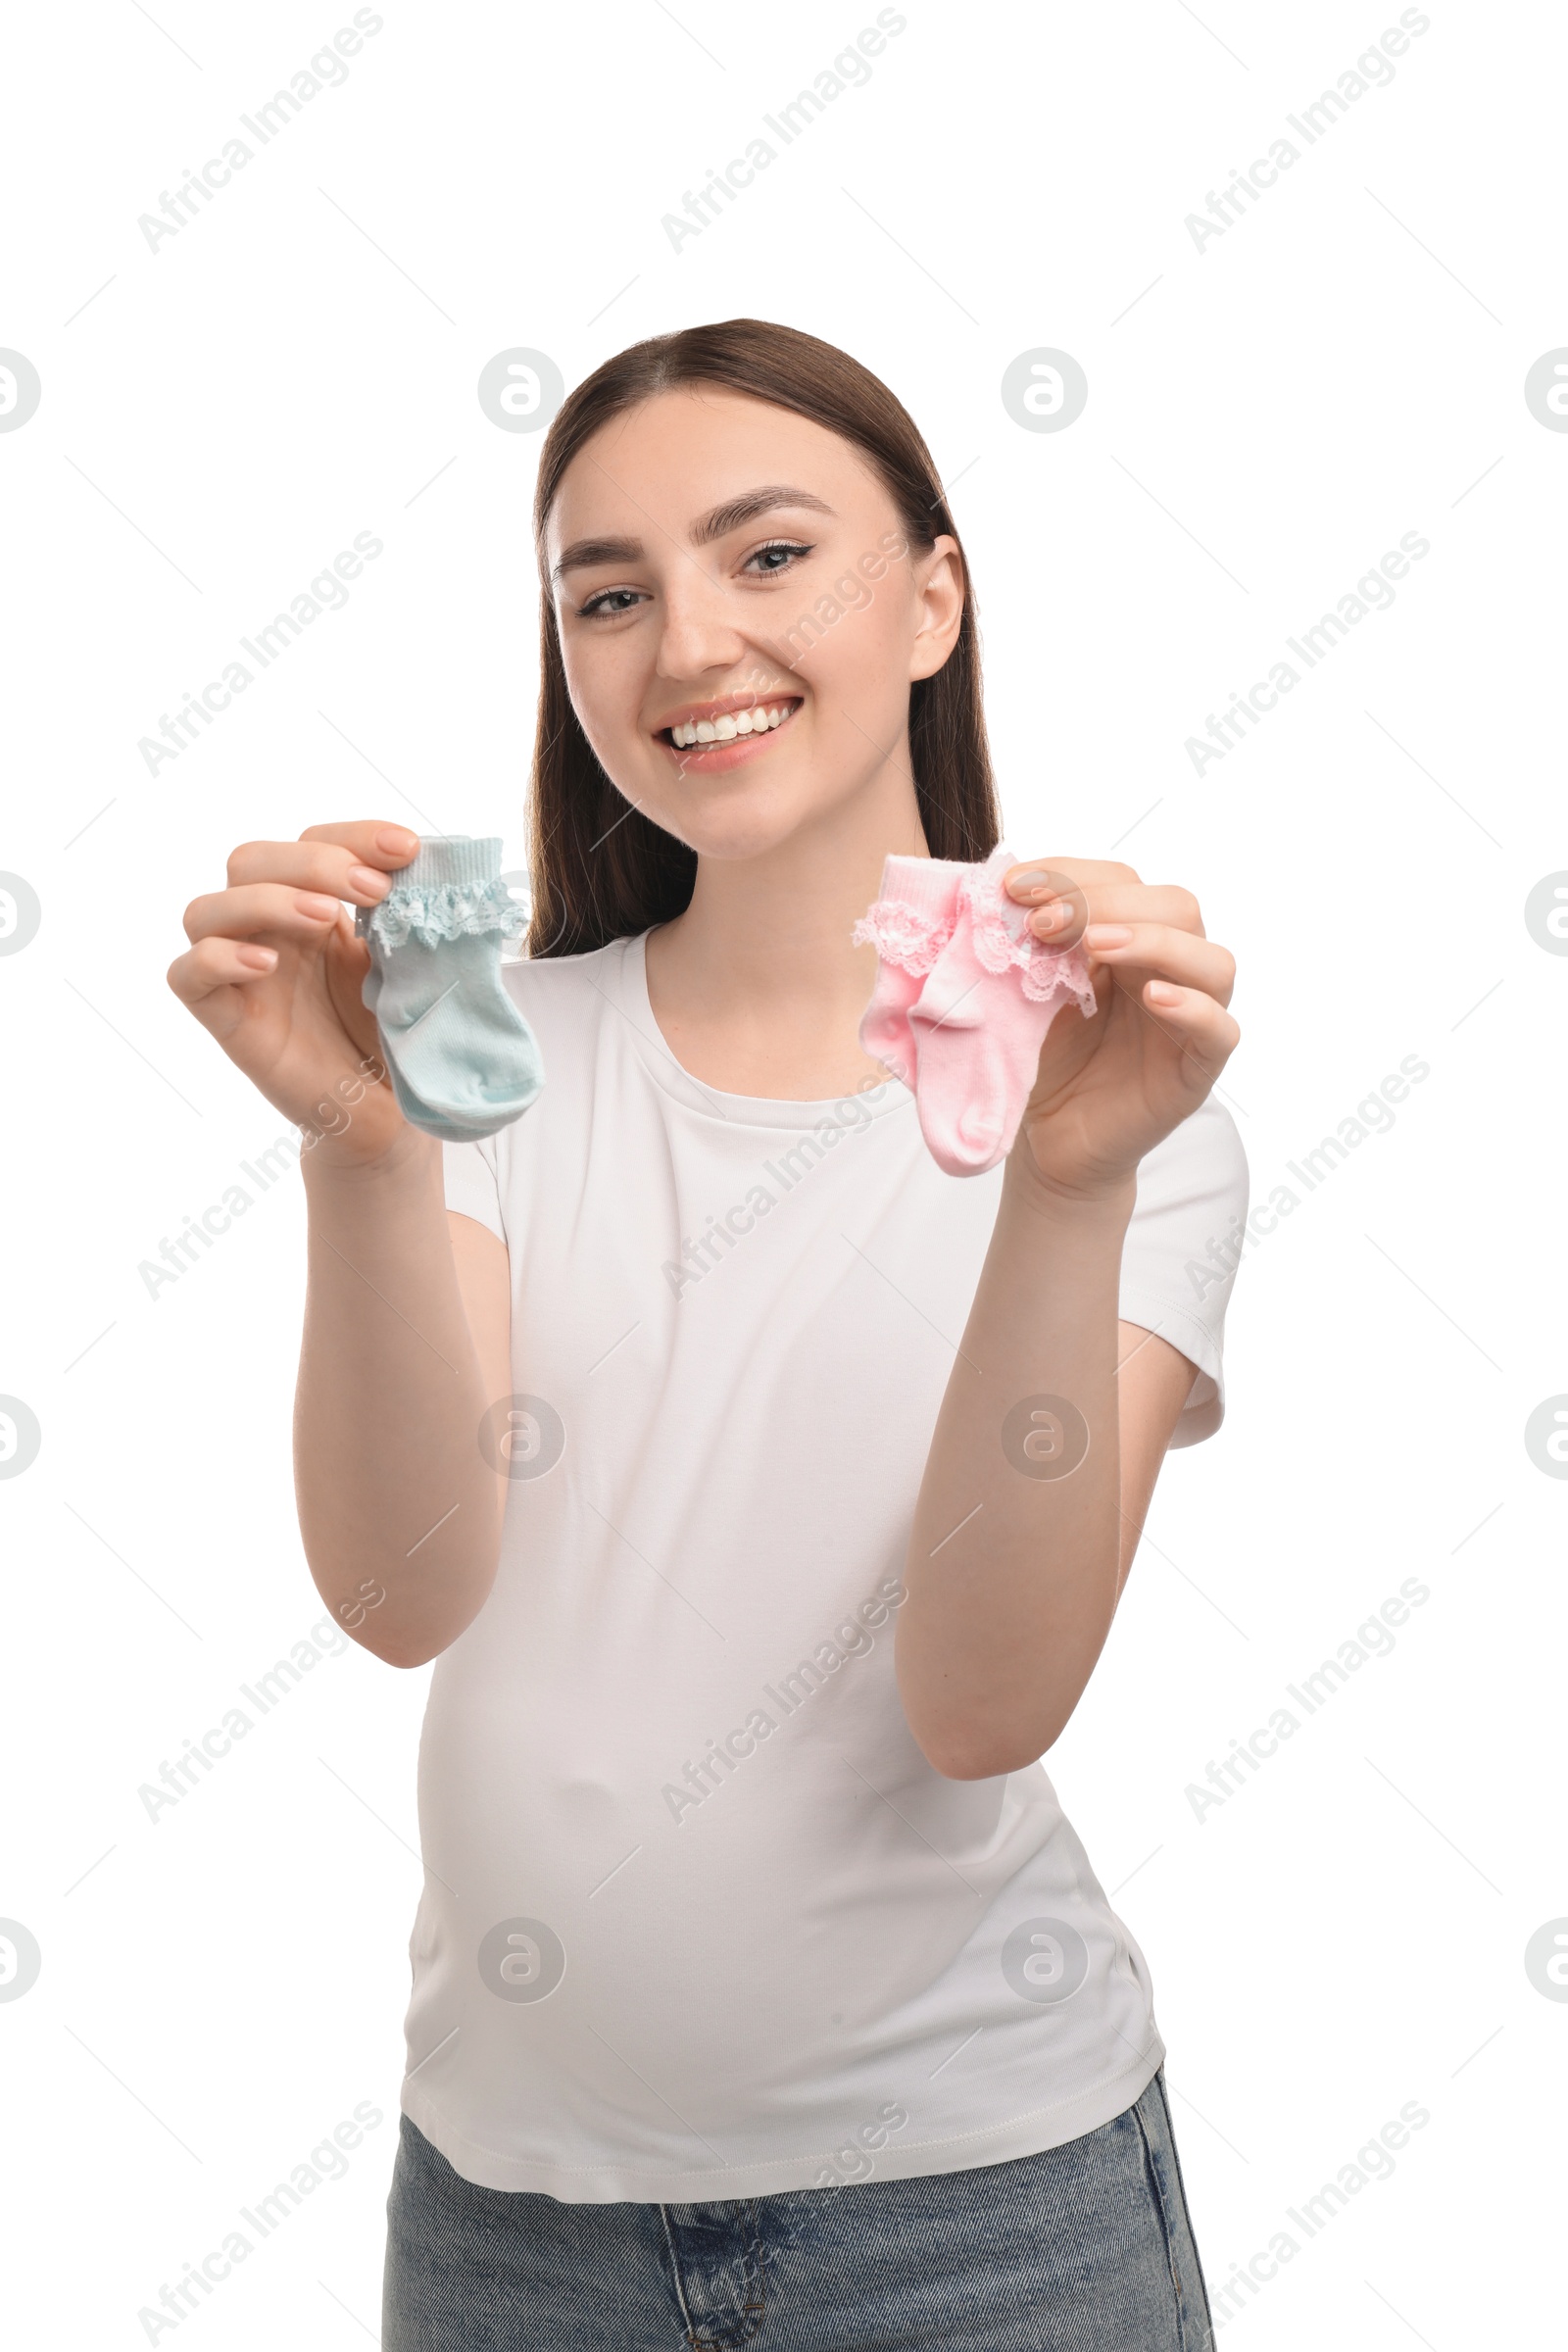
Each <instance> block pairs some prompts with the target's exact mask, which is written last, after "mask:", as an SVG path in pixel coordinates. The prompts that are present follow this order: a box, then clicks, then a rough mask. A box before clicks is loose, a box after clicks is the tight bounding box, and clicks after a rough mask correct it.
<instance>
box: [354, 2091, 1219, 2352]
mask: <svg viewBox="0 0 1568 2352" xmlns="http://www.w3.org/2000/svg"><path fill="white" fill-rule="evenodd" d="M387 2221H388V2233H387V2257H386V2282H385V2298H384V2304H383V2317H382V2335H381V2341H382V2345H383V2347H384V2352H683V2348H684V2352H720V2348H722V2352H728V2348H729V2347H731V2346H739V2345H742V2344H746V2345H755V2346H756V2347H757V2352H903V2348H904V2347H906V2346H928V2345H929V2346H941V2347H943V2348H944V2352H1210V2348H1211V2346H1212V2344H1213V2340H1214V2339H1213V2335H1212V2332H1211V2329H1210V2325H1209V2315H1208V2302H1207V2298H1206V2296H1205V2294H1204V2291H1203V2277H1202V2273H1201V2270H1200V2268H1199V2262H1198V2249H1197V2247H1196V2246H1195V2245H1194V2243H1193V2233H1192V2229H1191V2228H1190V2226H1189V2223H1188V2219H1187V2205H1186V2199H1185V2196H1184V2193H1183V2189H1182V2177H1181V2167H1180V2164H1179V2163H1178V2161H1177V2156H1176V2142H1175V2137H1174V2135H1173V2133H1172V2131H1171V2119H1170V2108H1169V2106H1168V2105H1167V2103H1166V2098H1165V2086H1164V2082H1163V2079H1162V2076H1161V2075H1156V2076H1155V2077H1154V2079H1153V2081H1152V2082H1151V2083H1150V2085H1149V2087H1148V2089H1147V2090H1146V2091H1145V2092H1144V2094H1143V2096H1142V2097H1141V2098H1140V2099H1138V2100H1137V2101H1136V2102H1135V2104H1134V2105H1133V2106H1131V2107H1129V2108H1127V2109H1126V2111H1125V2112H1124V2113H1123V2114H1121V2115H1118V2116H1116V2117H1115V2118H1114V2119H1113V2120H1112V2121H1111V2122H1110V2123H1108V2124H1103V2125H1102V2126H1101V2128H1100V2130H1099V2131H1089V2132H1086V2133H1085V2134H1084V2136H1083V2137H1082V2138H1081V2139H1073V2140H1068V2141H1067V2142H1066V2143H1065V2144H1064V2145H1063V2146H1061V2147H1058V2148H1047V2149H1045V2150H1044V2151H1043V2152H1042V2153H1041V2154H1039V2155H1037V2156H1020V2157H1016V2158H1014V2159H1013V2160H1012V2161H1011V2162H1010V2163H1006V2164H990V2165H982V2166H979V2167H977V2168H976V2169H975V2170H973V2171H971V2172H959V2173H930V2174H924V2175H921V2176H919V2177H918V2178H916V2179H914V2180H863V2181H852V2182H850V2183H847V2184H846V2185H845V2186H844V2187H842V2188H811V2189H800V2190H795V2191H792V2192H790V2193H789V2194H786V2195H782V2196H771V2197H749V2198H737V2199H734V2200H726V2201H723V2202H720V2203H713V2204H708V2205H652V2204H611V2205H578V2204H572V2205H567V2204H563V2203H561V2202H560V2201H559V2200H558V2199H557V2198H554V2197H548V2196H540V2195H536V2194H534V2193H532V2192H530V2191H527V2190H509V2189H494V2188H477V2187H475V2186H474V2184H473V2183H472V2182H471V2181H468V2180H464V2178H463V2177H462V2175H461V2174H460V2173H457V2172H455V2171H454V2170H453V2168H452V2166H451V2165H450V2164H448V2162H447V2160H446V2158H445V2157H444V2156H442V2155H441V2154H440V2153H439V2152H438V2150H437V2149H435V2148H433V2147H432V2146H431V2144H430V2142H429V2141H428V2140H427V2139H426V2138H425V2137H424V2134H423V2133H422V2132H421V2131H418V2130H417V2127H416V2126H415V2125H414V2124H413V2123H411V2122H410V2120H409V2118H408V2117H407V2116H404V2117H403V2118H402V2119H401V2139H400V2144H399V2147H398V2154H397V2161H396V2164H395V2166H394V2168H393V2176H392V2193H391V2195H390V2197H389V2198H388V2200H387Z"/></svg>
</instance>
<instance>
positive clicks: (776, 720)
mask: <svg viewBox="0 0 1568 2352" xmlns="http://www.w3.org/2000/svg"><path fill="white" fill-rule="evenodd" d="M794 708H795V705H794V704H793V703H781V704H770V705H769V706H768V707H767V709H766V710H753V711H733V712H730V711H726V712H725V714H724V716H723V717H722V718H717V719H709V718H698V719H683V720H682V721H681V722H680V724H679V725H678V726H673V727H671V728H670V730H669V739H670V741H671V743H673V744H674V745H675V746H676V747H677V749H679V750H682V751H684V750H686V749H687V748H688V747H689V746H690V745H692V744H694V743H730V742H733V740H734V739H735V737H736V736H738V735H765V734H766V733H767V731H768V729H769V728H770V727H781V726H782V725H783V724H784V721H785V720H786V719H787V718H788V717H789V715H790V712H791V711H793V710H794Z"/></svg>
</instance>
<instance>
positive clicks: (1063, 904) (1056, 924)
mask: <svg viewBox="0 0 1568 2352" xmlns="http://www.w3.org/2000/svg"><path fill="white" fill-rule="evenodd" d="M1071 920H1072V907H1071V906H1070V905H1069V904H1068V902H1067V901H1066V900H1065V899H1057V900H1056V902H1055V904H1054V906H1052V907H1041V909H1040V911H1039V913H1038V914H1032V915H1031V916H1030V918H1029V927H1030V929H1031V930H1032V931H1034V932H1037V933H1039V932H1044V931H1059V930H1060V929H1061V928H1062V926H1063V924H1064V923H1069V922H1071Z"/></svg>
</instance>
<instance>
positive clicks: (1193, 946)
mask: <svg viewBox="0 0 1568 2352" xmlns="http://www.w3.org/2000/svg"><path fill="white" fill-rule="evenodd" d="M1083 944H1084V946H1085V947H1086V948H1087V949H1088V951H1089V953H1090V955H1091V956H1093V957H1094V959H1095V961H1096V962H1097V963H1108V964H1112V965H1120V966H1122V967H1124V968H1125V967H1126V966H1128V965H1134V966H1137V967H1139V968H1140V969H1142V970H1144V971H1147V972H1149V973H1150V974H1151V975H1152V977H1153V978H1155V979H1158V980H1169V981H1174V982H1175V983H1176V985H1177V986H1178V987H1181V988H1201V989H1203V990H1204V991H1205V992H1206V993H1207V994H1208V995H1209V996H1211V997H1213V998H1215V999H1216V1001H1217V1002H1218V1003H1219V1004H1221V1005H1228V1004H1229V1003H1230V1001H1231V996H1232V993H1233V991H1234V989H1235V986H1236V958H1235V956H1232V954H1231V953H1230V950H1229V949H1228V948H1222V947H1221V946H1220V945H1219V942H1218V941H1217V940H1212V939H1202V938H1197V939H1195V938H1194V936H1193V934H1192V932H1191V931H1178V930H1176V929H1174V928H1173V927H1172V926H1171V925H1170V924H1168V923H1102V922H1094V923H1091V924H1090V925H1089V927H1088V929H1087V930H1086V931H1085V933H1084V935H1083Z"/></svg>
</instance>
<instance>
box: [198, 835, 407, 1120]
mask: <svg viewBox="0 0 1568 2352" xmlns="http://www.w3.org/2000/svg"><path fill="white" fill-rule="evenodd" d="M418 846H419V842H418V836H417V834H415V833H411V832H410V831H409V830H408V828H407V827H406V826H404V825H391V824H377V823H374V822H367V823H363V824H353V825H312V826H311V827H310V828H309V829H308V830H307V831H306V832H304V833H302V834H301V835H300V838H299V840H298V841H250V842H246V843H245V844H244V845H243V847H242V848H240V849H237V850H236V851H235V852H234V853H233V855H232V857H231V858H229V860H228V887H227V888H226V889H224V890H218V891H214V892H212V893H211V895H210V896H208V897H206V898H200V899H193V900H192V901H191V903H190V905H189V906H188V907H186V909H185V918H184V919H185V936H186V938H187V939H188V940H189V941H190V943H191V944H190V947H189V948H188V950H187V951H186V953H185V954H184V955H183V956H176V957H175V958H174V961H173V962H172V964H171V965H170V967H169V985H170V987H171V988H172V990H173V992H174V994H175V996H176V997H178V999H179V1001H180V1003H181V1004H182V1005H186V1006H187V1007H188V1008H189V1010H190V1011H192V1012H193V1013H194V1014H195V1016H196V1018H197V1019H198V1020H199V1021H200V1022H201V1024H202V1027H203V1028H204V1029H208V1030H210V1031H211V1032H212V1034H213V1036H214V1037H216V1038H217V1040H218V1042H219V1044H220V1045H221V1047H222V1049H223V1052H224V1053H225V1054H227V1055H228V1057H229V1059H230V1061H232V1062H233V1063H234V1065H235V1067H236V1068H237V1069H241V1070H243V1071H244V1073H245V1075H246V1077H247V1078H249V1079H250V1080H251V1082H252V1083H253V1085H255V1086H257V1087H259V1088H260V1090H261V1092H262V1093H263V1094H264V1095H265V1096H266V1097H267V1100H268V1101H269V1102H270V1103H272V1104H273V1105H274V1106H275V1107H276V1108H277V1109H278V1110H280V1111H281V1112H282V1113H283V1115H284V1117H285V1118H288V1119H292V1120H293V1122H294V1123H295V1125H296V1126H298V1127H301V1128H303V1129H304V1130H305V1131H306V1135H307V1137H308V1138H310V1137H313V1136H314V1137H316V1138H319V1142H320V1145H321V1148H322V1149H323V1151H325V1152H328V1153H329V1154H330V1156H331V1157H332V1158H333V1159H335V1160H339V1161H347V1162H352V1163H356V1164H359V1163H364V1162H366V1161H368V1160H373V1159H377V1158H379V1157H380V1156H381V1155H382V1154H383V1153H384V1152H387V1151H388V1150H389V1149H391V1148H392V1147H394V1146H395V1145H396V1144H397V1143H398V1142H399V1141H400V1140H401V1139H402V1138H404V1137H406V1136H408V1135H409V1133H410V1132H411V1130H410V1128H409V1126H408V1124H407V1122H406V1121H405V1119H404V1117H403V1113H402V1112H401V1111H400V1110H399V1108H398V1105H397V1100H396V1097H395V1096H394V1095H393V1092H392V1088H391V1086H390V1084H389V1083H386V1082H385V1066H384V1064H383V1062H382V1059H381V1054H380V1050H379V1046H378V1042H377V1039H376V1031H375V1019H374V1016H373V1014H371V1013H369V1012H367V1010H366V1009H365V1006H364V1005H363V1004H362V1002H361V1000H360V990H361V987H362V985H363V983H364V980H365V975H366V973H367V972H368V970H369V968H370V952H369V949H368V947H367V946H366V944H365V942H364V941H363V940H361V939H356V937H355V936H354V926H353V922H352V920H351V918H350V915H349V912H348V907H346V906H344V905H343V904H342V902H343V901H345V900H347V901H348V903H349V905H350V906H354V907H373V906H375V905H376V904H377V903H378V902H379V901H380V900H382V899H384V898H385V896H386V894H387V892H388V890H389V889H390V888H391V884H390V881H389V880H388V876H389V875H390V874H392V873H395V872H396V871H397V869H398V868H399V867H400V866H405V865H408V864H409V863H410V862H411V861H412V859H413V858H414V857H415V855H416V853H417V850H418ZM377 1079H379V1080H380V1081H381V1083H375V1081H376V1080H377Z"/></svg>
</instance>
